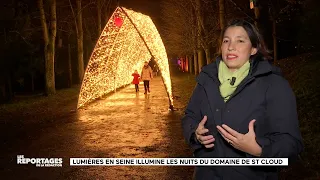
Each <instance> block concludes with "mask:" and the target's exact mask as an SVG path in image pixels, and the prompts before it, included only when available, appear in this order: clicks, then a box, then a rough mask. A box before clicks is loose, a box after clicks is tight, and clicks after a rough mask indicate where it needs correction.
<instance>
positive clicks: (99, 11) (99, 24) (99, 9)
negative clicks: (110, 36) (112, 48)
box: [97, 0, 102, 37]
mask: <svg viewBox="0 0 320 180" xmlns="http://www.w3.org/2000/svg"><path fill="white" fill-rule="evenodd" d="M101 5H102V4H101V0H97V13H98V14H97V15H98V37H99V36H100V33H101V16H102V13H101V8H102V7H101Z"/></svg>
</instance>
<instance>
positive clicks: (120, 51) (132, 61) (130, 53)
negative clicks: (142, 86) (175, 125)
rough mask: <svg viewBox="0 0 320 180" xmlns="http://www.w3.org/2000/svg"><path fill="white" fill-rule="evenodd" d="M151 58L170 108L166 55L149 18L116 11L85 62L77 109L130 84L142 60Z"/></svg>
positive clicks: (169, 86) (129, 11) (170, 94)
mask: <svg viewBox="0 0 320 180" xmlns="http://www.w3.org/2000/svg"><path fill="white" fill-rule="evenodd" d="M151 58H153V59H154V60H155V62H156V64H157V66H158V67H159V70H160V71H161V78H162V81H163V83H164V86H165V88H166V91H167V95H168V98H169V106H170V107H173V99H172V89H171V79H170V72H169V64H168V58H167V53H166V50H165V47H164V44H163V42H162V39H161V37H160V35H159V33H158V30H157V28H156V26H155V25H154V23H153V22H152V20H151V18H150V17H149V16H147V15H144V14H142V13H139V12H135V11H133V10H129V9H126V8H124V7H117V8H116V10H115V11H114V12H113V14H112V16H111V17H110V19H109V21H108V22H107V24H106V26H105V28H104V29H103V31H102V33H101V35H100V38H99V39H98V41H97V44H96V46H95V48H94V50H93V52H92V54H91V57H90V60H89V62H88V65H87V68H86V71H85V74H84V77H83V81H82V85H81V89H80V94H79V98H78V105H77V108H80V107H83V106H85V105H86V104H88V103H90V102H92V101H94V100H96V99H97V98H100V97H102V96H104V95H106V94H108V93H111V92H112V91H115V90H116V89H117V88H120V87H123V86H125V85H128V84H130V83H131V82H132V76H131V74H132V73H133V72H134V70H138V72H139V73H140V71H141V69H142V67H143V64H144V62H145V61H146V60H150V59H151Z"/></svg>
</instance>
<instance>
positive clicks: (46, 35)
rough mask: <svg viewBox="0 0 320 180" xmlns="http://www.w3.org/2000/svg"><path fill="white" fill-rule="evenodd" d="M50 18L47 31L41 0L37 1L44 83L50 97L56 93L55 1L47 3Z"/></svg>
mask: <svg viewBox="0 0 320 180" xmlns="http://www.w3.org/2000/svg"><path fill="white" fill-rule="evenodd" d="M49 3H50V4H49V6H50V13H48V14H50V18H49V22H50V23H49V29H48V25H47V19H46V13H45V8H44V5H43V0H38V7H39V10H40V18H41V25H42V31H43V39H44V54H45V81H46V94H47V95H51V94H55V93H56V89H55V73H54V58H55V57H54V54H55V40H56V33H57V19H56V0H50V1H49Z"/></svg>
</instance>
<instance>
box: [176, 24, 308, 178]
mask: <svg viewBox="0 0 320 180" xmlns="http://www.w3.org/2000/svg"><path fill="white" fill-rule="evenodd" d="M220 40H221V44H220V47H221V52H220V53H221V54H220V55H219V56H218V58H217V59H216V61H215V62H213V63H211V64H208V65H206V66H204V67H203V68H202V71H201V72H200V74H199V75H198V77H197V85H196V87H195V89H194V91H193V94H192V96H191V98H190V101H189V103H188V106H187V108H186V110H185V115H184V117H183V118H182V127H183V134H184V138H185V140H186V141H187V143H188V144H189V145H190V147H191V148H192V149H193V152H194V156H195V157H196V158H200V157H201V158H252V157H261V158H289V162H292V160H297V159H298V155H299V153H301V151H302V150H303V143H302V137H301V133H300V130H299V121H298V115H297V107H296V99H295V95H294V93H293V91H292V89H291V87H290V85H289V83H288V81H287V80H286V79H285V78H284V77H283V76H282V75H281V73H280V69H279V68H277V67H275V66H273V65H272V64H271V63H269V62H268V59H269V57H270V56H269V53H268V50H267V49H266V47H265V45H264V42H263V39H262V37H261V35H260V34H259V32H258V30H257V29H256V28H255V26H254V25H253V24H251V23H249V22H247V21H245V20H234V21H232V22H231V23H230V24H229V25H228V26H227V27H226V28H225V29H224V30H223V31H222V36H221V39H220ZM278 172H279V169H278V167H266V166H260V167H253V166H211V167H210V166H196V167H195V174H194V176H195V179H196V180H197V179H201V180H206V179H208V180H209V179H217V180H219V179H225V180H231V179H241V180H251V179H268V180H276V179H278Z"/></svg>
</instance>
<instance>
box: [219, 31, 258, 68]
mask: <svg viewBox="0 0 320 180" xmlns="http://www.w3.org/2000/svg"><path fill="white" fill-rule="evenodd" d="M221 53H222V59H223V61H224V63H226V65H227V66H228V67H229V69H230V70H231V71H234V70H237V69H239V68H240V67H241V66H242V65H244V64H245V63H246V62H247V61H248V60H249V58H250V56H251V55H254V54H256V53H257V48H254V47H252V44H251V41H250V39H249V36H248V33H247V32H246V31H245V29H244V28H243V27H241V26H231V27H229V28H227V30H226V31H225V33H224V36H223V39H222V45H221Z"/></svg>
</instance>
